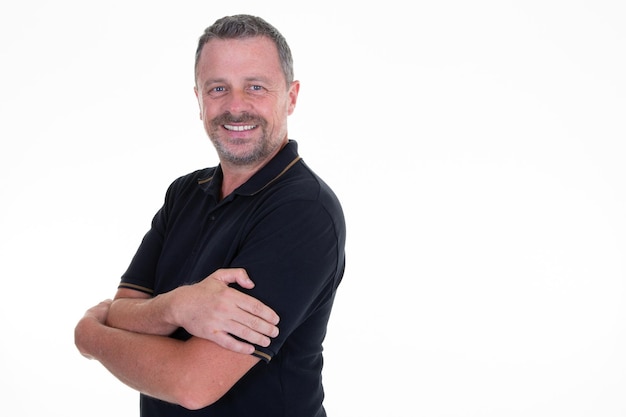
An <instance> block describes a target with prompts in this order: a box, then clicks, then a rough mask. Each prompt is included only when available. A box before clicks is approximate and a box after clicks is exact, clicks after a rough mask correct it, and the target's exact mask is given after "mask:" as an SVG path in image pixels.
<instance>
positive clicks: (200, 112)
mask: <svg viewBox="0 0 626 417" xmlns="http://www.w3.org/2000/svg"><path fill="white" fill-rule="evenodd" d="M193 93H194V94H195V95H196V100H197V101H198V114H199V115H200V120H202V100H200V93H199V92H198V87H196V86H194V87H193Z"/></svg>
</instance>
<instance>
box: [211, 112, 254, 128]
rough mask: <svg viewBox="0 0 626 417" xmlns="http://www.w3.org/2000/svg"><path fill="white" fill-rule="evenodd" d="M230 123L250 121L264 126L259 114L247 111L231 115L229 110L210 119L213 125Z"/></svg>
mask: <svg viewBox="0 0 626 417" xmlns="http://www.w3.org/2000/svg"><path fill="white" fill-rule="evenodd" d="M230 123H250V124H254V125H261V126H264V125H265V119H263V118H262V117H260V116H257V115H254V114H251V113H248V112H243V113H241V114H238V115H233V114H232V113H230V112H226V113H223V114H221V115H219V116H217V117H215V118H214V119H213V120H212V121H211V124H213V125H214V126H220V125H225V124H230Z"/></svg>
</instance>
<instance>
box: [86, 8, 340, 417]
mask: <svg viewBox="0 0 626 417" xmlns="http://www.w3.org/2000/svg"><path fill="white" fill-rule="evenodd" d="M195 77H196V85H195V93H196V97H197V99H198V103H199V108H200V119H201V120H202V122H203V124H204V128H205V130H206V132H207V134H208V136H209V138H210V139H211V141H212V143H213V144H214V146H215V149H216V151H217V153H218V156H219V160H220V164H219V165H218V166H217V167H214V168H207V169H202V170H198V171H196V172H193V173H191V174H188V175H185V176H183V177H180V178H178V179H177V180H175V181H174V182H173V183H172V185H171V186H170V187H169V189H168V191H167V193H166V197H165V202H164V204H163V206H162V208H161V209H160V210H159V211H158V212H157V214H156V215H155V217H154V219H153V222H152V227H151V229H150V230H149V231H148V233H147V234H146V236H145V237H144V239H143V241H142V243H141V245H140V247H139V249H138V251H137V253H136V255H135V256H134V258H133V260H132V262H131V264H130V266H129V268H128V270H127V271H126V273H125V274H124V275H123V276H122V280H121V284H120V286H119V288H118V291H117V293H116V295H115V299H114V300H113V301H110V300H107V301H104V302H102V303H100V304H98V305H97V306H95V307H93V308H91V309H89V310H88V311H87V313H86V314H85V316H84V317H83V318H82V319H81V320H80V321H79V323H78V324H77V326H76V330H75V343H76V346H77V347H78V349H79V351H80V352H81V353H82V354H83V355H85V356H86V357H89V358H93V359H96V360H98V361H100V362H101V363H102V364H103V365H104V366H105V367H106V368H107V369H108V370H109V371H110V372H111V373H113V374H114V375H115V376H116V377H118V378H119V379H120V380H121V381H122V382H124V383H126V384H127V385H129V386H130V387H132V388H134V389H136V390H138V391H140V393H141V413H142V415H143V416H151V417H153V416H184V415H191V414H192V413H193V415H202V416H218V415H219V416H250V415H255V416H325V415H326V414H325V411H324V408H323V405H322V400H323V396H324V393H323V388H322V384H321V370H322V341H323V339H324V336H325V333H326V326H327V323H328V319H329V315H330V312H331V308H332V304H333V300H334V296H335V293H336V290H337V287H338V285H339V283H340V281H341V278H342V276H343V270H344V244H345V223H344V218H343V213H342V210H341V206H340V204H339V202H338V200H337V198H336V197H335V195H334V194H333V192H332V191H331V190H330V188H329V187H328V186H327V185H326V184H325V183H324V182H323V181H322V180H321V179H319V178H318V177H317V176H316V175H315V174H314V173H313V172H312V171H311V170H310V169H309V168H308V167H307V166H306V165H305V164H304V162H303V161H302V159H300V157H299V156H298V153H297V144H296V143H295V142H294V141H292V140H289V139H288V136H287V118H288V116H289V115H291V114H292V112H293V111H294V108H295V105H296V100H297V97H298V91H299V88H300V84H299V82H298V81H294V79H293V63H292V57H291V52H290V50H289V47H288V45H287V43H286V41H285V39H284V38H283V36H282V35H281V34H280V33H279V32H278V31H277V30H276V29H275V28H274V27H273V26H271V25H269V24H268V23H267V22H265V21H264V20H262V19H260V18H257V17H252V16H247V15H238V16H230V17H225V18H222V19H219V20H218V21H216V22H215V23H214V24H213V25H212V26H211V27H209V28H207V29H206V31H205V33H204V35H203V36H202V37H201V38H200V41H199V44H198V49H197V52H196V65H195ZM229 284H230V285H229ZM270 307H271V308H270ZM279 316H280V323H279V321H278V320H279ZM277 325H279V326H278V327H280V332H279V331H278V327H277ZM190 410H202V411H193V412H192V411H190Z"/></svg>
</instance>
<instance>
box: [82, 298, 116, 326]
mask: <svg viewBox="0 0 626 417" xmlns="http://www.w3.org/2000/svg"><path fill="white" fill-rule="evenodd" d="M112 302H113V300H104V301H102V302H100V303H99V304H97V305H95V306H93V307H91V308H90V309H89V310H87V312H86V313H85V315H84V317H83V318H85V319H94V320H96V321H98V322H99V323H100V324H104V323H105V322H106V320H107V316H108V315H109V308H111V303H112Z"/></svg>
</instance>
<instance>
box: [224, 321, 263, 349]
mask: <svg viewBox="0 0 626 417" xmlns="http://www.w3.org/2000/svg"><path fill="white" fill-rule="evenodd" d="M228 327H229V330H228V333H230V334H232V335H233V336H237V337H238V338H240V339H243V340H245V341H246V342H249V343H252V344H254V345H257V346H263V347H267V346H269V345H270V343H271V339H270V338H269V337H268V336H266V335H264V334H263V333H259V332H257V331H255V330H252V329H251V328H250V327H248V326H246V325H244V324H241V323H237V322H231V323H230V324H229V326H228Z"/></svg>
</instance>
